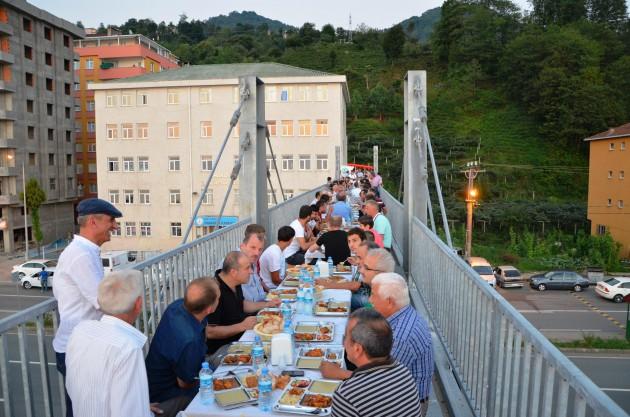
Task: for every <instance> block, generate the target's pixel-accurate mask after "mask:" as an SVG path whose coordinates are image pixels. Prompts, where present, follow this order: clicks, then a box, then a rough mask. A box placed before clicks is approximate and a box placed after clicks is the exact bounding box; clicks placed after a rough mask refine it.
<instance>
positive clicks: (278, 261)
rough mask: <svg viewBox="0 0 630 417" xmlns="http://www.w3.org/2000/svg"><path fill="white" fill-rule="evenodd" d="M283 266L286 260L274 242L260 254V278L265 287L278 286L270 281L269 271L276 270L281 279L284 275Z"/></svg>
mask: <svg viewBox="0 0 630 417" xmlns="http://www.w3.org/2000/svg"><path fill="white" fill-rule="evenodd" d="M285 267H286V262H285V261H284V255H283V254H282V249H280V246H278V245H277V244H275V243H274V244H273V245H270V246H269V247H268V248H267V249H265V251H264V252H263V254H262V255H260V278H262V280H263V282H264V283H265V285H266V286H267V288H276V287H277V286H278V285H277V284H274V282H273V281H272V279H271V273H272V272H278V273H279V274H280V278H281V279H282V278H284V275H285Z"/></svg>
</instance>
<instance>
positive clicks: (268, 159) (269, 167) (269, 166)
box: [265, 155, 274, 171]
mask: <svg viewBox="0 0 630 417" xmlns="http://www.w3.org/2000/svg"><path fill="white" fill-rule="evenodd" d="M265 159H266V161H265V162H266V165H267V171H271V170H272V169H274V168H273V158H272V157H271V155H267V157H266V158H265Z"/></svg>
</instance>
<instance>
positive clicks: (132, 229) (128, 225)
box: [125, 222, 136, 237]
mask: <svg viewBox="0 0 630 417" xmlns="http://www.w3.org/2000/svg"><path fill="white" fill-rule="evenodd" d="M135 235H136V222H125V236H129V237H133V236H135Z"/></svg>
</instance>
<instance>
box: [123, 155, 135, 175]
mask: <svg viewBox="0 0 630 417" xmlns="http://www.w3.org/2000/svg"><path fill="white" fill-rule="evenodd" d="M133 170H134V169H133V157H132V156H124V157H123V171H125V172H133Z"/></svg>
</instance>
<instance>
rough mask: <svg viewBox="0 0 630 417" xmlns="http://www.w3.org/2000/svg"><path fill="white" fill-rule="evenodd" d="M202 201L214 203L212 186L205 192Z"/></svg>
mask: <svg viewBox="0 0 630 417" xmlns="http://www.w3.org/2000/svg"><path fill="white" fill-rule="evenodd" d="M202 191H203V190H202ZM201 203H202V204H205V205H207V206H211V205H213V204H214V193H213V192H212V189H211V188H208V191H206V194H204V196H203V200H202V201H201Z"/></svg>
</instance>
